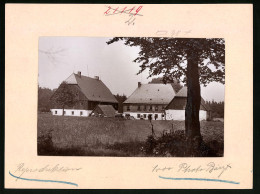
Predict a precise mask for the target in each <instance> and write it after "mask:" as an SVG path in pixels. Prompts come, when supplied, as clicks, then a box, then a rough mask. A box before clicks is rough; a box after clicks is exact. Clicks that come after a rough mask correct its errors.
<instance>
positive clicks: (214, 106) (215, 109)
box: [206, 100, 224, 118]
mask: <svg viewBox="0 0 260 194" xmlns="http://www.w3.org/2000/svg"><path fill="white" fill-rule="evenodd" d="M206 105H207V106H209V107H210V109H211V112H212V118H224V102H223V101H222V102H215V101H214V100H213V101H206Z"/></svg>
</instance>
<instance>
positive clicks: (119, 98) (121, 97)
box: [114, 94, 127, 113]
mask: <svg viewBox="0 0 260 194" xmlns="http://www.w3.org/2000/svg"><path fill="white" fill-rule="evenodd" d="M114 96H115V98H116V99H117V101H118V112H119V113H123V102H124V101H125V100H126V99H127V97H126V95H124V94H123V95H119V94H117V95H114Z"/></svg>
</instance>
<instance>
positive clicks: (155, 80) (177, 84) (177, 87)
mask: <svg viewBox="0 0 260 194" xmlns="http://www.w3.org/2000/svg"><path fill="white" fill-rule="evenodd" d="M162 83H163V78H162V77H157V78H153V79H152V81H150V82H149V83H148V84H162ZM170 84H171V85H172V87H173V89H174V91H175V92H176V93H177V92H179V91H180V89H181V88H182V85H181V84H180V82H178V80H177V79H174V80H173V81H172V82H171V83H170Z"/></svg>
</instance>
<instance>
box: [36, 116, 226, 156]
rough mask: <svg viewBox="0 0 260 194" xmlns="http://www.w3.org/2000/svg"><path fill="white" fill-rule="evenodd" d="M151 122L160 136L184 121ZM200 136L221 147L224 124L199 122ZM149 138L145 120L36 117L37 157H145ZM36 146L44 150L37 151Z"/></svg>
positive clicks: (179, 128)
mask: <svg viewBox="0 0 260 194" xmlns="http://www.w3.org/2000/svg"><path fill="white" fill-rule="evenodd" d="M152 123H153V125H154V131H155V135H156V136H161V135H162V133H163V131H165V130H166V131H170V130H171V129H173V130H184V121H158V120H157V121H152ZM201 133H202V136H203V140H204V141H205V142H206V143H209V144H214V143H220V144H223V141H224V137H223V135H224V123H223V122H214V121H211V122H209V121H202V122H201ZM48 134H51V142H47V141H50V139H49V140H46V139H45V140H44V141H45V144H44V145H43V144H42V143H41V142H42V141H43V140H42V139H43V137H46V136H47V135H48ZM149 135H151V124H150V122H149V121H146V120H123V119H118V118H95V117H64V116H53V115H51V114H38V153H39V154H40V155H86V156H144V154H143V153H142V152H141V151H140V149H141V147H142V145H143V144H144V142H145V140H146V139H147V137H148V136H149ZM46 142H47V143H46ZM47 144H48V145H47ZM49 144H51V147H52V149H49V150H47V151H46V150H45V151H44V149H45V148H44V146H50V145H49ZM39 146H41V150H43V151H39ZM213 146H214V145H213ZM53 148H55V150H53ZM221 154H223V148H222V151H220V155H221Z"/></svg>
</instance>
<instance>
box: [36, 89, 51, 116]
mask: <svg viewBox="0 0 260 194" xmlns="http://www.w3.org/2000/svg"><path fill="white" fill-rule="evenodd" d="M53 93H54V91H53V90H51V89H49V88H42V87H39V86H38V111H39V112H49V111H50V108H51V101H50V97H51V96H52V95H53Z"/></svg>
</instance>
